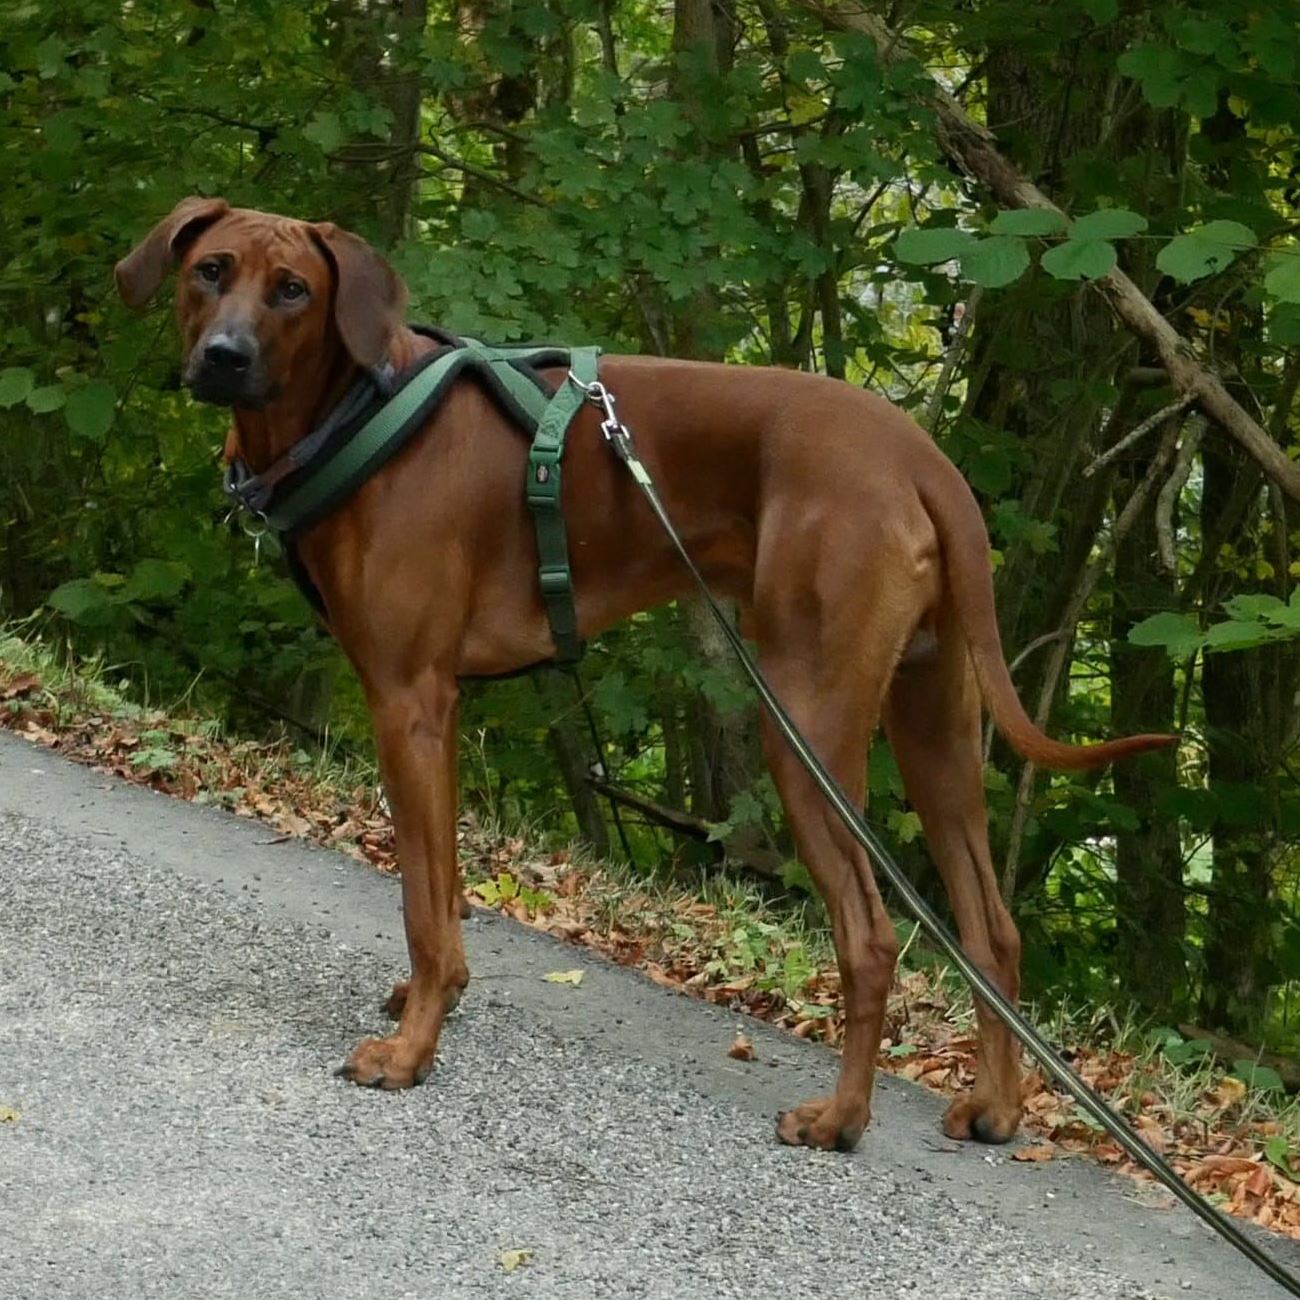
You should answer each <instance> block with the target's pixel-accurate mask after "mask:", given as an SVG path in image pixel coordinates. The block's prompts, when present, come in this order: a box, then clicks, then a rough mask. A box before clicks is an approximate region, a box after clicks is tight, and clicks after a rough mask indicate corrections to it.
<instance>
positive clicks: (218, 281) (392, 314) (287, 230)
mask: <svg viewBox="0 0 1300 1300" xmlns="http://www.w3.org/2000/svg"><path fill="white" fill-rule="evenodd" d="M172 268H176V269H177V271H178V276H177V285H176V315H177V320H178V322H179V324H180V330H181V339H182V345H183V348H184V361H183V371H182V373H183V377H184V381H185V384H186V386H187V387H188V388H189V389H190V391H191V392H193V394H194V396H195V397H197V398H199V399H200V400H202V401H205V402H215V403H218V404H219V405H222V406H235V407H242V408H245V409H259V408H261V407H264V406H266V405H267V403H268V402H271V401H273V400H274V399H275V398H276V397H277V396H279V395H280V394H281V393H285V392H296V391H297V389H298V384H299V383H300V382H306V381H307V380H308V379H309V378H312V377H317V376H320V375H321V374H322V372H323V368H326V367H330V366H331V365H332V361H333V359H334V358H335V357H337V356H338V355H341V354H343V353H346V355H348V356H350V357H351V358H352V360H353V361H354V362H356V363H357V364H358V365H361V366H373V365H377V364H379V363H380V362H382V361H383V360H384V359H385V357H386V356H387V355H388V350H389V346H390V344H391V343H392V340H393V336H394V334H395V332H396V331H397V329H398V328H399V327H400V325H401V323H402V311H403V308H404V306H405V302H406V289H405V286H404V285H403V284H402V282H401V280H400V279H399V278H398V276H397V275H396V273H395V272H394V271H393V269H392V268H391V267H390V266H389V265H388V263H387V262H386V261H384V259H383V258H382V257H380V256H379V254H378V253H376V252H375V251H374V249H372V248H371V247H370V245H369V244H367V243H366V242H365V240H363V239H361V238H359V237H358V236H356V235H353V234H351V233H349V232H348V231H346V230H340V229H339V228H338V227H337V226H335V225H333V224H332V223H330V222H316V223H313V222H308V221H296V220H293V219H292V218H289V217H279V216H275V215H274V214H272V213H269V212H255V211H252V210H251V209H247V208H232V207H231V206H230V205H229V204H228V203H227V202H226V201H225V200H224V199H202V198H189V199H183V200H182V201H181V202H180V203H178V204H177V205H176V207H175V208H174V209H173V210H172V212H171V213H170V214H169V215H168V216H166V217H164V218H163V219H162V221H160V222H159V223H158V224H157V225H156V226H155V227H154V228H153V229H152V230H151V231H150V232H149V234H148V235H146V236H145V238H144V239H143V240H142V241H141V243H140V244H138V245H137V246H136V247H135V248H134V249H132V250H131V252H130V253H128V254H127V256H126V257H124V258H123V259H122V260H121V261H120V262H119V263H118V264H117V267H116V271H115V274H116V278H117V288H118V292H119V293H120V294H121V295H122V298H123V300H124V301H125V302H126V303H127V304H128V306H131V307H140V306H142V305H143V304H144V303H146V302H148V301H149V299H150V298H152V297H153V295H154V294H155V293H157V291H158V288H159V286H160V285H161V284H162V282H163V280H164V279H165V278H166V277H167V274H168V272H169V271H171V270H172Z"/></svg>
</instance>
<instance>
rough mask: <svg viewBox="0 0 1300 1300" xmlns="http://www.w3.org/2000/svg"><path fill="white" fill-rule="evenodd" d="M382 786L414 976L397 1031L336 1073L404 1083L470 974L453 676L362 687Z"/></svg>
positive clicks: (360, 1049) (370, 1041)
mask: <svg viewBox="0 0 1300 1300" xmlns="http://www.w3.org/2000/svg"><path fill="white" fill-rule="evenodd" d="M369 694H370V697H371V713H372V715H373V718H374V724H375V739H376V742H377V745H378V748H379V764H380V769H381V771H382V773H383V778H384V788H385V790H386V791H387V793H388V803H389V807H390V808H391V810H392V814H393V824H394V826H395V828H396V830H397V857H398V863H399V865H400V866H401V870H402V909H403V914H404V919H405V923H406V943H407V948H408V949H409V951H410V957H411V978H410V982H409V984H408V985H407V987H406V990H405V993H406V996H405V1000H404V1003H403V1004H402V1006H401V1012H400V1014H401V1019H400V1021H399V1023H398V1026H397V1030H396V1032H395V1033H393V1034H390V1035H389V1036H388V1037H387V1038H367V1039H363V1040H362V1042H361V1043H359V1044H358V1046H357V1048H356V1050H355V1051H354V1052H353V1053H352V1055H351V1056H350V1057H349V1058H348V1060H347V1062H346V1064H344V1066H343V1067H342V1069H341V1071H340V1073H342V1074H343V1075H345V1076H346V1077H347V1078H350V1079H353V1080H355V1081H356V1082H357V1083H361V1084H365V1085H367V1086H369V1087H375V1088H409V1087H410V1086H411V1085H412V1084H415V1083H420V1082H422V1081H423V1079H424V1077H425V1075H426V1074H428V1072H429V1070H430V1068H431V1067H432V1065H433V1058H434V1053H435V1052H436V1051H437V1048H438V1033H439V1031H440V1030H441V1028H442V1021H443V1017H444V1016H445V1015H446V1014H447V1012H448V1010H450V1009H451V1007H453V1006H454V1005H455V1003H456V1000H457V998H458V997H459V996H460V991H461V989H463V988H464V987H465V985H466V983H467V982H468V980H469V970H468V968H467V967H466V965H465V950H464V946H463V944H462V942H461V933H460V890H459V887H458V884H459V873H458V871H457V869H456V724H457V702H458V693H457V687H456V680H455V678H454V677H452V676H450V675H444V674H441V673H434V672H428V673H425V674H423V675H421V677H420V678H419V679H418V681H416V682H413V683H409V684H405V685H403V686H402V687H401V688H397V689H394V688H393V687H392V686H391V685H389V686H388V687H387V688H386V689H383V690H375V691H371V692H369Z"/></svg>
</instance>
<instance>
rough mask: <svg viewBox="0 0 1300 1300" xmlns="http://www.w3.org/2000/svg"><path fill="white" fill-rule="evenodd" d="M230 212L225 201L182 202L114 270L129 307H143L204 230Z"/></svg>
mask: <svg viewBox="0 0 1300 1300" xmlns="http://www.w3.org/2000/svg"><path fill="white" fill-rule="evenodd" d="M229 211H230V204H229V203H227V202H226V201H225V199H202V198H198V197H194V196H192V197H190V198H188V199H182V200H181V201H180V202H179V203H178V204H177V205H176V206H175V207H174V208H173V209H172V210H171V211H170V212H169V213H168V214H167V215H166V216H165V217H164V218H163V219H162V220H161V221H160V222H159V223H158V224H157V225H156V226H155V227H154V228H153V229H152V230H151V231H150V232H149V233H148V234H147V235H146V236H145V237H144V239H142V240H141V241H140V243H138V244H137V245H136V246H135V247H134V248H133V249H132V250H131V251H130V252H129V253H128V254H127V255H126V256H125V257H124V258H123V259H122V260H121V261H120V262H119V263H118V264H117V265H116V266H115V267H114V268H113V275H114V278H115V279H116V280H117V291H118V293H120V294H121V295H122V301H123V302H125V303H126V305H127V306H128V307H143V306H144V304H145V303H147V302H148V301H149V299H150V298H152V297H153V296H154V294H155V293H157V292H158V286H159V285H160V284H162V282H163V281H164V280H165V279H166V278H167V273H168V271H170V270H171V269H172V267H174V266H175V265H176V263H177V262H178V261H180V258H181V254H182V253H184V251H185V249H186V247H187V245H189V244H192V243H193V242H194V240H195V239H197V238H198V236H199V235H200V233H201V232H202V231H203V229H204V227H206V226H210V225H211V224H212V223H213V222H214V221H217V220H218V219H220V218H221V217H224V216H225V215H226V213H227V212H229Z"/></svg>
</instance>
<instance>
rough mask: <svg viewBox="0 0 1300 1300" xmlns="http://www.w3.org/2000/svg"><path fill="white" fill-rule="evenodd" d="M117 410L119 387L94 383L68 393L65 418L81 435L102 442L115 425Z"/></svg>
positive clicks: (71, 427) (70, 427) (73, 429)
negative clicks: (114, 417)
mask: <svg viewBox="0 0 1300 1300" xmlns="http://www.w3.org/2000/svg"><path fill="white" fill-rule="evenodd" d="M116 411H117V389H115V388H114V387H113V385H112V384H105V383H93V384H87V385H86V386H85V387H84V388H78V389H75V390H74V391H73V392H71V393H69V394H68V401H67V405H66V407H65V408H64V411H63V418H64V419H65V420H66V421H67V422H68V428H69V429H71V430H72V432H73V433H75V434H77V435H78V436H79V437H82V438H89V439H90V440H91V441H92V442H102V441H103V440H104V436H105V435H106V434H107V433H108V431H109V429H111V428H112V427H113V416H114V414H115V413H116Z"/></svg>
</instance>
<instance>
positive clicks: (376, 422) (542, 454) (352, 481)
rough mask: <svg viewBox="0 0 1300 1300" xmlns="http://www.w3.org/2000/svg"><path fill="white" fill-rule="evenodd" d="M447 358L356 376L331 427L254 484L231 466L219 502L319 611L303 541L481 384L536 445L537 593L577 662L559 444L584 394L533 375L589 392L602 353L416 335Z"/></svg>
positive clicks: (565, 654) (532, 461)
mask: <svg viewBox="0 0 1300 1300" xmlns="http://www.w3.org/2000/svg"><path fill="white" fill-rule="evenodd" d="M419 332H421V333H424V334H426V335H427V336H429V337H432V338H435V339H437V340H438V341H439V342H441V343H443V344H444V346H443V347H441V348H439V349H438V350H437V351H435V352H432V353H430V354H428V355H427V356H425V357H422V358H421V359H420V361H419V362H418V363H417V364H416V365H415V366H413V367H412V368H411V369H410V370H409V371H407V372H406V373H405V374H403V375H400V376H398V377H396V379H394V377H393V376H392V374H391V372H388V371H375V372H371V373H368V374H366V375H363V376H362V378H361V379H360V380H358V382H357V384H356V385H355V386H354V387H353V388H352V390H351V391H350V392H349V393H347V394H346V395H345V396H344V398H343V400H342V401H341V402H340V403H339V405H338V406H337V407H336V408H335V410H334V411H333V412H331V413H330V415H329V417H328V418H327V419H326V420H325V421H324V422H323V423H322V424H321V425H320V426H319V427H318V428H317V429H316V430H314V431H313V432H312V433H310V434H308V435H307V437H305V438H303V439H301V440H300V441H299V442H297V443H295V444H294V446H293V447H292V448H290V450H289V452H288V453H287V454H286V455H285V456H284V457H282V458H281V459H280V460H279V461H277V462H276V463H275V464H274V465H272V466H271V467H270V468H269V469H268V470H265V471H264V472H263V473H261V474H256V475H255V474H252V473H251V472H250V471H249V469H248V466H247V465H245V464H244V463H243V462H242V461H239V460H234V461H232V462H231V464H230V466H229V467H228V468H227V471H226V483H225V488H226V494H227V496H229V497H230V498H231V500H232V501H234V502H235V504H236V505H237V506H239V507H240V508H241V509H243V510H246V511H247V512H248V513H249V514H250V515H251V516H252V517H253V518H254V519H256V520H258V521H260V522H261V523H262V524H263V525H264V526H265V527H267V528H270V529H273V530H274V531H275V532H277V533H279V534H280V535H281V538H282V539H283V541H284V542H285V549H286V551H287V554H288V557H289V568H290V572H291V573H292V574H293V577H294V579H295V581H296V582H297V583H298V585H299V586H300V587H302V588H303V590H304V592H305V593H306V594H307V596H308V598H309V599H311V600H312V602H313V603H314V604H316V605H317V606H318V607H320V604H321V601H320V596H319V594H318V593H316V592H315V591H314V589H313V588H312V587H311V584H310V581H309V580H308V579H307V576H306V574H305V572H304V571H303V569H302V566H301V564H300V563H299V562H298V561H297V557H296V555H295V553H294V550H293V541H294V538H295V537H297V536H298V535H299V534H300V533H302V532H303V530H304V529H307V528H310V527H311V525H312V524H314V523H316V522H318V521H319V520H321V519H323V518H324V517H325V516H326V515H327V514H329V513H330V512H331V511H332V510H334V509H336V508H337V507H338V506H340V505H342V503H343V502H344V501H346V500H347V498H348V497H349V496H351V495H352V493H353V492H355V491H356V490H357V488H359V487H360V486H361V485H362V484H363V483H365V482H366V481H367V480H368V479H369V478H370V477H371V476H372V475H373V474H375V473H377V472H378V471H379V470H380V469H381V468H382V467H383V466H384V465H385V464H387V463H388V461H390V460H391V459H392V458H393V457H394V456H395V455H396V454H397V453H398V451H400V450H401V449H402V447H404V446H405V445H406V443H407V442H408V441H409V440H410V439H411V437H413V436H414V435H415V434H416V433H417V432H418V431H419V430H420V429H421V428H422V427H423V426H424V424H425V422H426V421H427V420H428V419H429V417H430V415H432V413H433V411H434V409H435V408H436V407H437V405H438V403H439V402H440V401H441V400H442V399H443V397H445V396H446V394H447V392H448V391H449V390H450V388H451V385H452V384H453V383H455V382H456V380H457V379H458V378H460V377H461V376H462V375H463V374H466V373H468V374H470V375H473V376H475V377H476V378H478V379H480V380H482V381H483V382H484V384H485V386H486V388H487V390H488V392H489V393H491V394H492V396H493V397H494V398H495V399H496V400H497V402H498V403H499V404H500V405H501V407H502V408H503V409H504V410H505V411H506V413H507V414H508V415H509V416H510V417H511V419H512V420H513V421H514V422H515V423H516V424H518V425H519V426H520V427H521V428H522V429H523V430H524V431H525V432H526V433H527V434H528V435H529V436H530V437H531V439H532V443H531V446H530V448H529V452H528V472H527V476H526V478H525V481H524V496H525V499H526V501H527V503H528V508H529V510H530V512H531V514H532V519H533V529H534V532H535V534H536V537H537V559H538V575H537V577H538V583H539V585H540V587H541V593H542V603H543V604H544V605H545V607H546V618H547V622H548V623H549V625H550V629H551V640H552V641H553V642H554V645H555V660H556V662H558V663H574V662H576V661H577V660H578V659H579V658H580V657H581V655H582V643H581V641H580V640H579V639H578V620H577V615H576V613H575V611H574V608H573V574H572V571H571V570H570V568H569V547H568V541H567V538H566V536H565V529H564V515H563V513H562V509H561V483H562V475H561V461H562V460H563V457H564V440H565V435H566V434H567V433H568V431H569V426H570V425H571V424H572V423H573V418H574V416H575V415H577V413H578V411H580V410H581V409H582V405H583V396H582V393H583V390H582V389H581V388H578V387H575V385H574V384H569V383H561V384H560V385H559V386H558V387H556V388H552V387H551V385H550V384H548V383H547V382H546V380H544V379H543V378H542V377H541V375H540V374H539V373H538V371H539V370H540V369H541V368H543V367H548V366H568V367H569V373H570V374H571V375H572V377H573V378H574V380H575V381H577V383H579V384H581V385H583V386H584V387H585V386H586V385H588V384H591V383H594V382H595V380H596V364H597V358H598V357H599V355H600V350H599V349H598V348H594V347H585V348H559V347H550V346H530V345H524V346H519V347H491V346H489V345H487V344H484V343H480V342H478V341H477V340H476V339H461V338H456V337H455V336H454V335H449V334H446V333H444V332H442V331H434V330H421V331H419Z"/></svg>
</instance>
